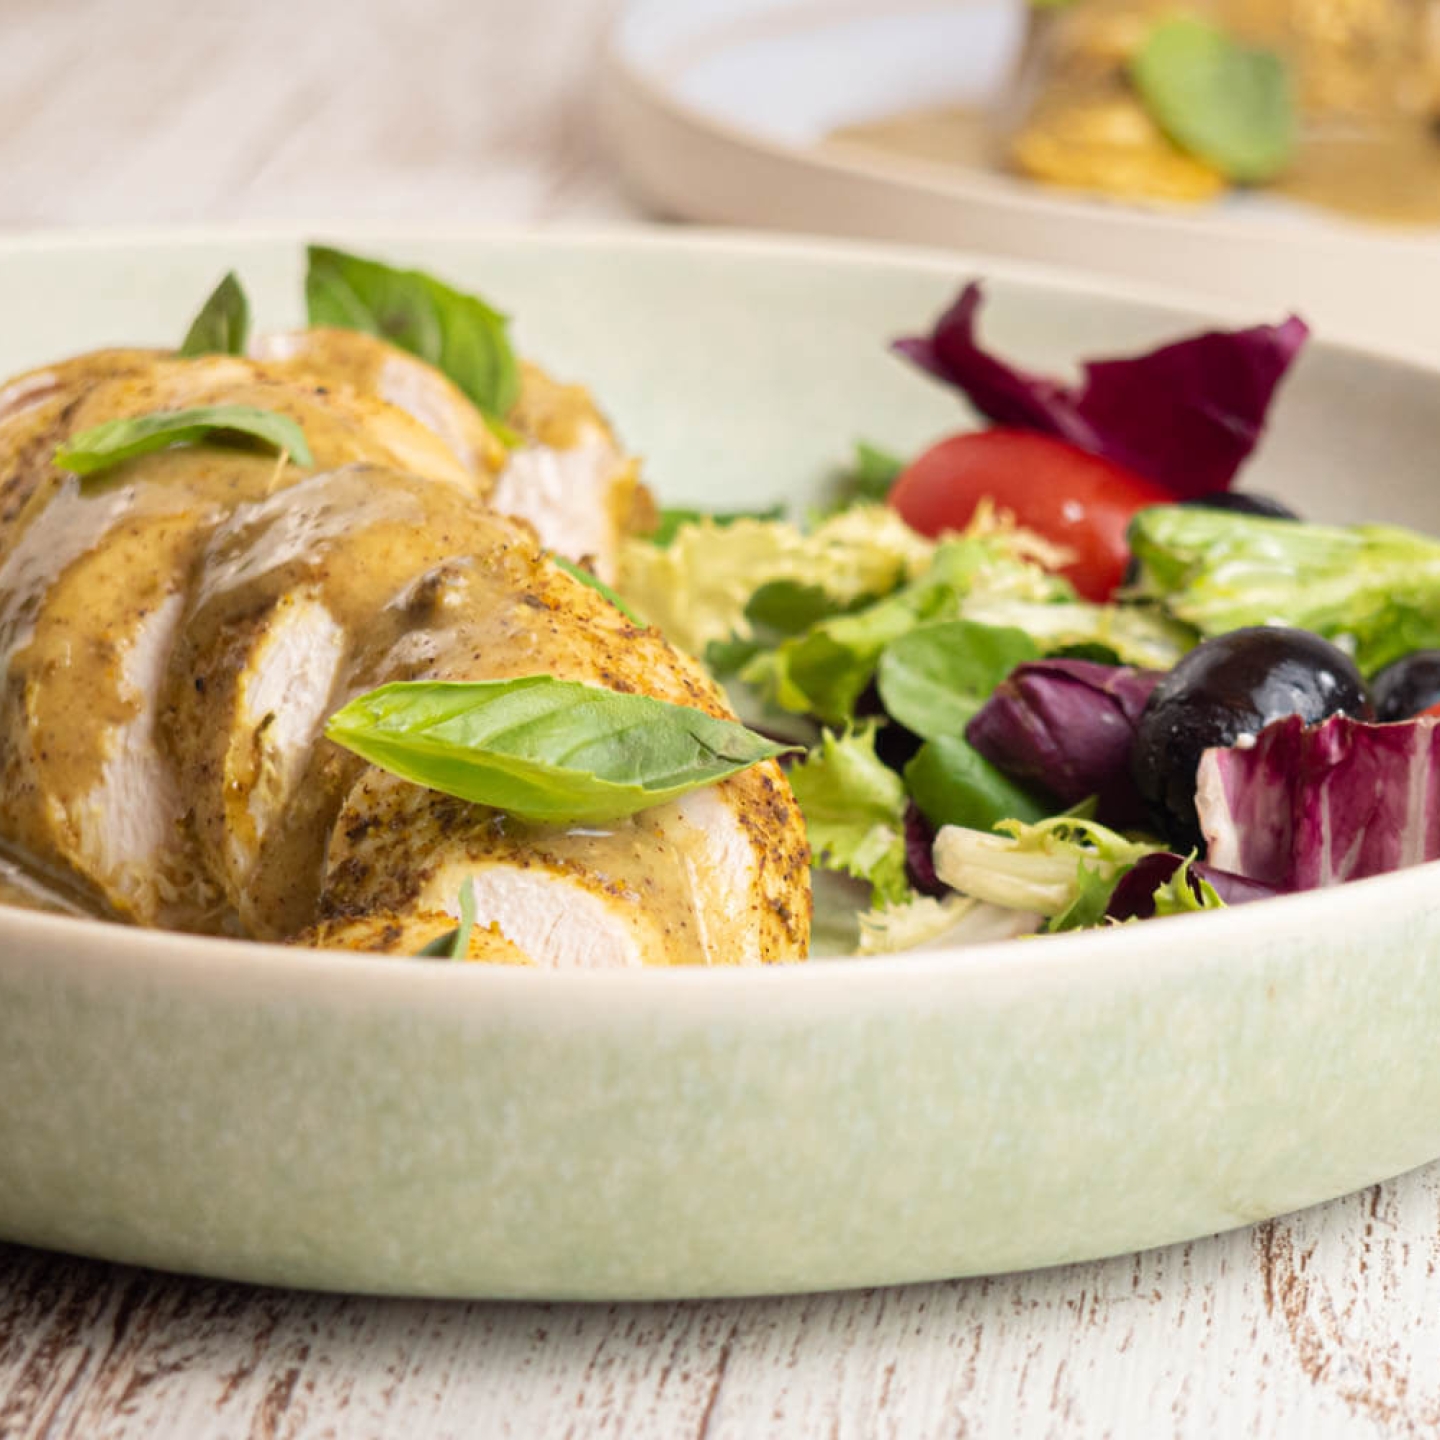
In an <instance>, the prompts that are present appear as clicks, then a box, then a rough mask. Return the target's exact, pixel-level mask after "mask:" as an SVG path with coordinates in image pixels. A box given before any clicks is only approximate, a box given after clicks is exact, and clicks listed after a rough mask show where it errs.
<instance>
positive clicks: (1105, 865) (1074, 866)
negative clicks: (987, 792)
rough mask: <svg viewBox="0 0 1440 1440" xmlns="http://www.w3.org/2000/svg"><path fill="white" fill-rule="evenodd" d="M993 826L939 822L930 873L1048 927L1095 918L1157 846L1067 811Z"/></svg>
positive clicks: (965, 892)
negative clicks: (1031, 915)
mask: <svg viewBox="0 0 1440 1440" xmlns="http://www.w3.org/2000/svg"><path fill="white" fill-rule="evenodd" d="M996 829H997V830H999V831H1002V832H1004V833H1001V834H990V833H986V832H985V831H981V830H970V829H966V828H964V827H962V826H958V825H947V826H946V827H945V828H944V829H943V830H941V831H940V833H939V834H938V835H937V836H936V837H935V873H936V874H937V875H939V877H940V878H941V879H942V880H943V881H945V883H946V884H947V885H949V886H951V887H952V888H953V889H955V890H958V891H959V892H960V893H961V894H962V895H972V896H974V897H975V898H976V899H977V900H984V901H986V902H988V903H989V904H991V905H999V906H1001V907H1002V908H1004V909H1008V910H1023V911H1026V912H1027V913H1028V912H1033V913H1035V914H1037V915H1042V916H1044V917H1046V920H1047V922H1048V923H1047V924H1046V927H1045V928H1046V929H1047V930H1051V931H1054V930H1070V929H1077V928H1079V927H1081V926H1082V925H1094V924H1098V923H1100V922H1101V920H1103V918H1104V916H1105V910H1106V906H1107V904H1108V903H1109V898H1110V893H1111V891H1112V890H1113V889H1114V888H1115V885H1116V883H1117V882H1118V881H1119V880H1120V878H1121V877H1122V876H1123V875H1124V874H1125V873H1126V871H1128V870H1129V869H1130V868H1131V866H1133V865H1134V864H1136V862H1137V861H1139V860H1141V859H1143V858H1144V857H1145V856H1146V855H1152V854H1154V853H1155V852H1156V851H1159V850H1162V849H1163V848H1164V847H1163V846H1161V845H1159V844H1156V843H1153V842H1149V841H1143V840H1130V839H1127V838H1126V837H1125V836H1124V835H1120V834H1117V833H1116V832H1115V831H1113V830H1109V829H1107V828H1106V827H1105V826H1103V825H1100V824H1097V823H1096V822H1095V821H1093V820H1083V819H1079V818H1077V817H1075V816H1071V815H1057V816H1054V817H1052V818H1051V819H1048V820H1041V821H1039V822H1037V823H1036V824H1033V825H1026V824H1023V823H1021V822H1020V821H1018V820H1010V821H1005V822H1003V823H1002V824H1000V825H999V826H997V827H996Z"/></svg>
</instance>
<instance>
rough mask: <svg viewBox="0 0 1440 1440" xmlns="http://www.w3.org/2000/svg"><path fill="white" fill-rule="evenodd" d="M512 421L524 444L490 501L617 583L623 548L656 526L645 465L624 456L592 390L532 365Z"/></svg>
mask: <svg viewBox="0 0 1440 1440" xmlns="http://www.w3.org/2000/svg"><path fill="white" fill-rule="evenodd" d="M506 419H507V422H508V423H509V424H511V425H512V426H513V427H514V428H515V429H516V430H517V431H518V432H519V433H520V434H521V435H522V436H524V437H525V442H526V443H524V444H522V445H520V446H517V447H516V449H515V450H513V451H512V452H511V454H510V459H509V463H508V464H507V465H506V466H505V468H504V470H502V471H501V472H500V478H499V479H498V480H497V481H496V482H495V489H494V491H493V492H492V493H491V496H490V503H491V504H492V505H494V506H495V508H496V509H497V510H503V511H504V512H505V513H506V514H507V515H515V516H518V517H519V518H520V519H522V520H525V521H528V522H529V523H530V524H531V525H533V526H534V527H535V533H536V534H537V535H539V537H540V539H541V541H542V543H543V544H544V545H546V546H547V547H548V548H549V549H551V550H553V551H555V553H556V554H557V555H564V556H565V557H566V558H567V559H570V560H576V561H581V560H583V561H586V562H588V563H589V564H590V565H591V567H592V568H593V569H594V571H595V573H596V574H597V575H598V576H599V577H600V578H601V579H602V580H604V581H605V582H606V583H607V584H608V583H613V581H614V580H615V574H616V568H617V563H618V555H619V549H620V542H621V541H622V540H623V539H624V538H625V536H626V535H630V534H634V533H636V532H639V531H644V530H648V529H649V528H650V527H651V526H652V525H653V524H654V519H655V512H654V507H653V505H652V504H651V501H650V495H649V492H648V491H647V490H646V489H645V487H644V486H643V485H642V484H641V483H640V466H639V462H638V461H636V460H634V459H632V458H631V457H629V456H627V455H626V454H625V453H624V451H622V450H621V448H620V446H619V444H618V442H617V441H616V439H615V434H614V431H612V430H611V428H610V425H609V423H608V422H607V421H606V419H605V417H604V416H603V415H602V414H601V413H600V411H599V410H598V409H597V408H596V405H595V402H594V400H593V399H591V397H590V393H589V391H587V390H586V389H584V387H583V386H580V385H564V384H561V383H560V382H558V381H556V380H553V379H551V377H550V376H549V375H547V374H546V373H545V372H544V371H543V370H541V369H540V367H539V366H538V365H532V364H530V363H529V362H522V364H521V367H520V399H519V400H518V401H517V402H516V404H515V408H514V409H513V410H512V411H511V412H510V414H509V415H508V416H507V417H506Z"/></svg>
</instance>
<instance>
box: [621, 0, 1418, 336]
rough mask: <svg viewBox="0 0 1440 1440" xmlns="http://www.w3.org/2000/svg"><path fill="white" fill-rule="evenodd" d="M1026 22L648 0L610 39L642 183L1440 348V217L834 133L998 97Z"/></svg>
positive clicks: (690, 209)
mask: <svg viewBox="0 0 1440 1440" xmlns="http://www.w3.org/2000/svg"><path fill="white" fill-rule="evenodd" d="M1022 21H1023V13H1022V9H1021V7H1020V6H1019V5H1018V4H1017V3H1015V0H900V3H894V0H889V3H887V0H686V3H684V4H676V3H673V0H633V3H631V4H630V5H629V6H628V7H627V8H626V9H625V10H624V11H623V12H622V14H621V16H620V19H619V21H618V22H617V24H616V26H615V29H614V31H613V33H612V36H611V41H610V47H609V50H608V52H607V54H606V57H605V67H604V85H603V99H602V108H603V116H604V122H605V126H606V129H607V131H608V134H609V136H610V141H611V145H612V148H613V150H614V153H615V156H616V158H617V160H618V162H619V164H620V166H621V168H622V170H623V171H624V173H625V175H626V177H627V179H628V181H629V183H630V184H631V185H632V187H633V188H634V189H635V191H636V192H637V193H638V194H639V195H640V196H641V198H642V199H644V200H645V201H646V202H647V203H648V204H650V205H652V206H654V207H655V208H657V209H658V210H661V211H663V212H665V213H667V214H672V215H676V216H679V217H682V218H685V219H690V220H699V221H705V222H718V223H722V224H738V225H751V226H754V225H761V226H766V227H770V228H777V229H787V230H801V231H811V232H821V233H829V234H836V235H853V236H864V237H874V238H891V239H900V240H913V241H921V242H925V243H928V244H940V245H953V246H956V247H963V248H964V249H967V250H970V251H978V252H982V253H990V254H998V255H1005V256H1013V257H1020V258H1024V259H1031V260H1042V261H1048V262H1055V263H1060V264H1065V265H1071V266H1083V267H1085V268H1087V269H1091V270H1095V271H1099V272H1102V273H1105V274H1110V275H1119V276H1124V277H1125V278H1127V279H1131V280H1140V281H1145V282H1156V283H1160V284H1164V285H1171V286H1182V287H1183V288H1185V289H1186V290H1188V291H1191V292H1193V293H1197V294H1208V295H1213V296H1217V297H1221V298H1224V299H1228V300H1232V301H1239V302H1242V303H1245V304H1249V305H1253V306H1255V307H1256V309H1257V310H1258V311H1261V312H1264V313H1265V314H1267V315H1271V314H1275V313H1278V312H1279V311H1282V310H1298V311H1300V312H1302V313H1303V314H1304V315H1305V316H1306V318H1307V319H1309V320H1311V321H1312V322H1313V323H1315V324H1318V325H1319V326H1320V327H1321V328H1322V329H1324V330H1328V331H1329V332H1330V333H1332V334H1338V335H1344V336H1348V337H1350V338H1353V339H1358V340H1361V341H1364V342H1367V343H1370V344H1376V345H1382V346H1385V347H1387V348H1389V349H1391V350H1394V351H1396V352H1399V353H1405V354H1409V355H1412V356H1416V357H1421V358H1427V357H1428V358H1432V359H1433V358H1440V232H1437V231H1432V230H1424V229H1409V230H1407V229H1400V228H1389V227H1381V226H1376V225H1369V224H1365V223H1364V222H1361V221H1356V220H1351V219H1346V218H1344V217H1340V216H1335V215H1332V214H1329V213H1327V212H1324V211H1321V210H1318V209H1314V208H1311V207H1307V206H1302V205H1298V204H1293V203H1290V202H1287V201H1283V200H1277V199H1272V198H1267V197H1264V196H1260V195H1231V196H1230V197H1228V198H1227V199H1225V200H1222V201H1220V202H1217V203H1216V204H1214V205H1213V206H1209V207H1205V208H1201V209H1196V210H1189V209H1164V210H1158V209H1146V208H1141V207H1138V206H1133V205H1127V204H1123V203H1119V202H1114V201H1107V200H1100V199H1090V198H1085V197H1080V196H1074V195H1069V194H1067V193H1066V192H1064V191H1061V190H1057V189H1051V188H1048V187H1042V186H1040V185H1036V184H1034V183H1031V182H1029V181H1026V180H1023V179H1020V178H1017V177H1014V176H1010V175H1006V174H1003V173H1000V172H999V171H997V170H993V169H990V168H988V167H987V166H985V165H982V164H978V163H977V164H973V165H969V166H966V165H941V164H937V163H931V162H926V161H923V160H914V159H907V158H904V157H892V156H889V155H882V154H878V153H877V154H866V153H862V152H859V151H855V150H849V149H846V150H841V149H838V148H835V147H831V146H829V145H826V144H825V143H824V141H825V137H826V136H827V135H828V134H829V133H830V132H831V131H833V130H834V129H836V128H837V127H839V126H842V125H849V124H854V123H858V122H862V121H867V120H877V119H882V118H884V117H886V116H891V115H895V114H898V113H901V112H904V111H907V110H916V109H922V108H926V107H929V106H939V105H949V104H958V105H977V106H978V105H982V104H983V103H985V101H986V100H988V99H989V98H991V97H992V96H993V95H995V94H996V93H997V92H998V90H999V89H1000V87H1002V86H1003V84H1004V83H1005V79H1006V76H1007V74H1008V72H1009V66H1010V62H1011V58H1012V57H1013V54H1014V51H1015V47H1016V45H1017V44H1018V43H1019V39H1020V35H1021V29H1022Z"/></svg>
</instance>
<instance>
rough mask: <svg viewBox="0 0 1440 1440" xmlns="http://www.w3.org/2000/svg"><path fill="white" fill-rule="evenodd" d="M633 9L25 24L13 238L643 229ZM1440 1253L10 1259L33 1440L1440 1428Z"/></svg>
mask: <svg viewBox="0 0 1440 1440" xmlns="http://www.w3.org/2000/svg"><path fill="white" fill-rule="evenodd" d="M677 3H678V0H677ZM612 8H613V6H612V4H611V3H609V0H529V3H527V4H526V5H524V6H520V5H516V4H511V3H509V0H468V3H460V0H415V3H411V4H404V3H401V0H389V3H387V4H371V5H363V6H357V5H350V6H342V5H340V4H338V3H336V0H317V3H308V4H307V3H296V0H290V3H278V0H264V3H258V4H250V5H241V4H239V3H217V4H214V5H196V4H195V3H193V0H129V3H127V4H125V5H123V6H122V5H118V4H115V3H113V0H111V3H108V4H107V3H105V0H3V3H0V177H3V181H0V225H4V226H9V227H26V226H42V225H59V224H85V225H95V224H133V223H147V222H154V223H173V222H199V221H212V220H230V219H243V220H247V221H265V220H269V219H282V218H283V219H303V220H308V221H314V220H317V219H321V220H324V221H325V222H327V223H328V224H330V225H332V226H335V227H336V228H339V226H340V224H341V223H343V222H344V221H345V220H354V221H359V220H381V219H383V220H405V219H413V220H416V221H419V222H427V221H437V220H438V221H487V220H496V221H502V220H503V221H512V220H544V221H570V220H594V219H600V220H605V219H613V218H622V219H623V218H626V217H627V216H629V215H631V214H632V213H633V212H632V210H631V208H630V207H629V205H628V203H627V202H626V200H625V199H624V198H623V196H622V195H621V194H620V193H619V191H618V190H617V188H616V186H615V185H614V183H613V181H612V180H611V179H610V177H609V175H608V173H607V171H606V169H605V166H604V163H603V157H602V155H601V149H600V145H599V141H598V138H597V136H596V135H595V132H594V125H593V122H592V119H591V114H592V111H591V93H590V92H591V83H592V80H591V75H592V63H593V60H594V57H595V55H596V53H597V49H598V44H599V36H600V34H601V33H602V30H603V27H604V24H605V23H606V19H607V15H608V12H609V11H610V10H611V9H612ZM0 1164H3V1157H0ZM1437 1236H1440V1167H1431V1168H1430V1169H1427V1170H1425V1171H1421V1172H1418V1173H1416V1174H1413V1175H1410V1176H1407V1177H1404V1178H1402V1179H1401V1180H1398V1181H1396V1182H1393V1183H1391V1184H1388V1185H1384V1186H1380V1187H1378V1188H1376V1189H1373V1190H1369V1191H1366V1192H1365V1193H1363V1194H1361V1195H1357V1196H1353V1197H1350V1198H1348V1199H1346V1200H1342V1201H1338V1202H1336V1203H1335V1204H1332V1205H1327V1206H1323V1207H1321V1208H1319V1209H1316V1210H1313V1211H1310V1212H1307V1213H1305V1214H1303V1215H1299V1216H1293V1217H1289V1218H1286V1219H1282V1220H1277V1221H1274V1222H1271V1223H1268V1224H1265V1225H1261V1226H1258V1227H1256V1228H1255V1229H1253V1230H1250V1231H1242V1232H1237V1233H1235V1234H1232V1235H1226V1236H1222V1237H1219V1238H1216V1239H1213V1240H1207V1241H1201V1242H1197V1243H1195V1244H1192V1245H1185V1246H1176V1247H1173V1248H1171V1249H1167V1250H1161V1251H1155V1252H1152V1253H1149V1254H1145V1255H1139V1256H1127V1257H1122V1258H1120V1259H1116V1260H1111V1261H1105V1262H1101V1263H1097V1264H1090V1265H1074V1266H1068V1267H1065V1268H1062V1269H1058V1270H1054V1271H1049V1272H1043V1273H1037V1274H1030V1275H1019V1276H1002V1277H997V1278H993V1279H987V1280H975V1281H962V1282H953V1283H947V1284H937V1285H926V1286H915V1287H910V1288H906V1289H898V1290H879V1291H871V1292H864V1293H858V1294H853V1295H838V1296H835V1295H823V1296H813V1297H804V1298H797V1299H784V1300H750V1301H733V1302H724V1303H706V1304H669V1305H618V1306H548V1305H498V1304H436V1303H418V1302H405V1301H390V1300H383V1301H381V1300H369V1299H358V1298H346V1297H336V1296H325V1295H306V1294H297V1293H286V1292H280V1291H267V1290H258V1289H253V1288H249V1287H245V1286H240V1285H231V1284H222V1283H215V1282H209V1281H202V1280H192V1279H183V1278H174V1277H168V1276H162V1275H157V1274H152V1273H148V1272H143V1271H137V1270H133V1269H128V1268H126V1267H121V1266H112V1265H106V1264H101V1263H98V1262H92V1261H85V1260H76V1259H70V1258H66V1257H62V1256H52V1255H46V1254H42V1253H40V1252H36V1251H30V1250H25V1249H22V1248H18V1247H13V1246H0V1437H6V1440H8V1437H17V1440H18V1437H45V1440H61V1437H77V1440H154V1437H157V1436H160V1437H165V1436H177V1437H186V1440H232V1437H234V1440H240V1437H257V1440H259V1437H264V1440H271V1437H274V1440H319V1437H327V1436H345V1437H369V1436H376V1437H379V1436H397V1435H404V1436H407V1437H420V1440H431V1437H435V1440H439V1437H452V1436H453V1437H461V1436H473V1435H487V1436H488V1435H496V1436H514V1437H532V1436H540V1435H545V1436H589V1435H600V1436H633V1437H637V1440H686V1437H697V1440H698V1437H709V1440H742V1437H750V1436H755V1435H761V1434H776V1433H784V1434H787V1435H790V1434H793V1435H812V1434H813V1435H825V1436H835V1437H872V1436H878V1437H895V1440H901V1437H904V1440H911V1437H922V1440H923V1437H936V1440H940V1437H961V1436H981V1435H996V1436H1012V1435H1025V1436H1032V1435H1033V1436H1057V1437H1058V1436H1074V1435H1086V1436H1116V1437H1121V1436H1133V1435H1141V1434H1143V1435H1147V1436H1162V1435H1175V1436H1183V1437H1210V1436H1248V1435H1262V1436H1266V1435H1282V1434H1283V1435H1292V1434H1293V1435H1304V1436H1309V1437H1327V1436H1345V1437H1356V1440H1372V1437H1375V1440H1378V1437H1383V1436H1425V1435H1432V1434H1434V1433H1436V1432H1437V1430H1440V1281H1437V1277H1436V1266H1437V1256H1440V1248H1437V1247H1440V1241H1437Z"/></svg>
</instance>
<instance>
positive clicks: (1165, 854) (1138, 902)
mask: <svg viewBox="0 0 1440 1440" xmlns="http://www.w3.org/2000/svg"><path fill="white" fill-rule="evenodd" d="M1184 863H1185V857H1184V856H1183V855H1175V854H1172V853H1171V852H1169V851H1164V850H1162V851H1159V852H1157V853H1156V854H1154V855H1146V856H1145V857H1144V858H1143V859H1141V860H1137V861H1136V862H1135V864H1134V865H1132V866H1131V867H1130V869H1129V870H1127V871H1126V872H1125V874H1123V875H1122V876H1121V877H1120V879H1119V881H1118V882H1117V883H1116V886H1115V888H1114V889H1113V890H1112V891H1111V892H1110V903H1109V904H1108V905H1107V906H1106V907H1105V918H1106V919H1107V920H1148V919H1150V917H1151V916H1152V915H1154V913H1155V892H1156V891H1157V890H1158V889H1159V888H1160V887H1161V886H1162V885H1163V884H1164V883H1165V882H1166V881H1167V880H1169V879H1170V877H1171V876H1172V875H1174V873H1175V872H1176V871H1177V870H1178V869H1179V868H1180V867H1181V866H1182V865H1183V864H1184ZM1185 878H1186V879H1187V880H1188V881H1189V882H1190V888H1191V890H1192V891H1194V893H1195V895H1196V896H1197V897H1198V896H1199V894H1200V882H1201V881H1202V880H1204V881H1206V882H1207V883H1208V884H1210V885H1211V886H1213V887H1214V890H1215V893H1216V894H1217V895H1219V897H1220V898H1221V899H1222V900H1223V901H1224V902H1225V903H1226V904H1227V905H1244V904H1245V903H1246V902H1247V901H1250V900H1265V899H1267V898H1268V897H1269V896H1271V895H1275V894H1277V893H1278V892H1277V891H1276V890H1274V889H1272V888H1271V887H1270V886H1269V885H1262V884H1260V883H1259V881H1256V880H1247V879H1246V878H1245V877H1244V876H1243V875H1232V874H1231V873H1230V872H1229V871H1228V870H1217V869H1216V868H1215V867H1214V866H1213V865H1209V864H1206V863H1205V862H1204V861H1193V860H1192V861H1191V862H1190V868H1189V870H1188V871H1187V873H1186V877H1185Z"/></svg>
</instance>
